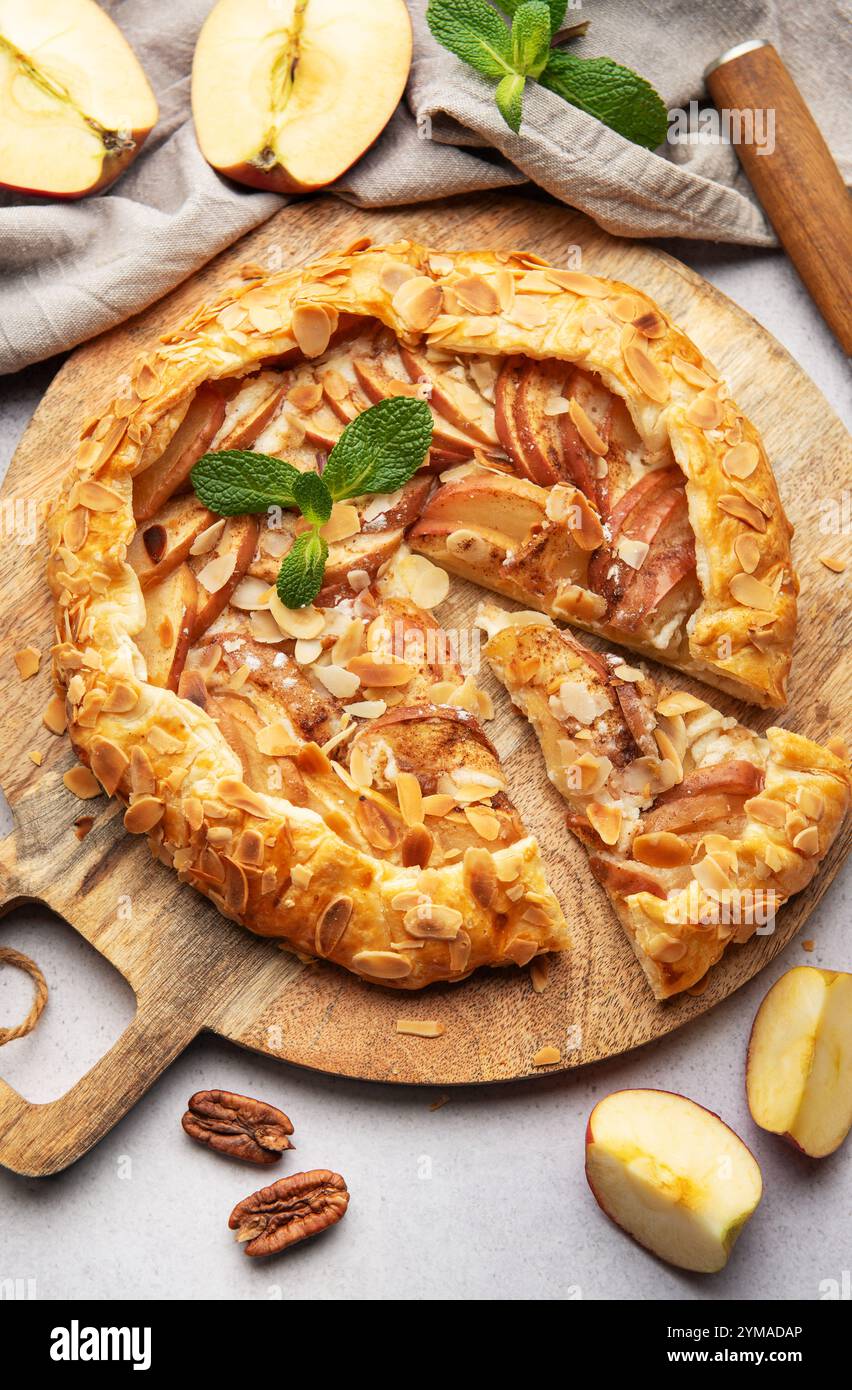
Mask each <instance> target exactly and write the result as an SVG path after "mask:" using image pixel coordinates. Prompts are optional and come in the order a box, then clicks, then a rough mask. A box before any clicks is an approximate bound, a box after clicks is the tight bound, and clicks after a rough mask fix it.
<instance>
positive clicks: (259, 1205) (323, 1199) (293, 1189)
mask: <svg viewBox="0 0 852 1390" xmlns="http://www.w3.org/2000/svg"><path fill="white" fill-rule="evenodd" d="M348 1205H349V1193H348V1191H347V1189H346V1183H345V1182H344V1181H343V1179H342V1178H341V1176H340V1174H339V1173H330V1172H328V1170H327V1169H325V1168H316V1169H314V1170H313V1172H311V1173H294V1174H293V1176H292V1177H290V1178H279V1179H278V1182H274V1183H272V1185H271V1186H270V1187H262V1188H261V1189H260V1191H259V1192H253V1193H252V1195H251V1196H250V1197H246V1198H244V1199H243V1201H242V1202H238V1203H237V1205H236V1206H235V1207H234V1210H233V1211H232V1212H231V1219H230V1221H229V1222H228V1226H229V1227H230V1229H231V1230H232V1231H236V1233H237V1235H236V1239H237V1240H238V1241H240V1242H241V1243H242V1242H246V1254H247V1255H275V1254H277V1253H278V1251H279V1250H286V1249H287V1246H288V1245H296V1244H297V1243H298V1241H300V1240H307V1239H308V1237H309V1236H316V1235H319V1233H320V1231H324V1230H325V1229H326V1228H327V1227H328V1226H333V1225H334V1224H335V1222H337V1221H340V1220H341V1219H342V1218H343V1217H344V1216H345V1215H346V1208H347V1207H348Z"/></svg>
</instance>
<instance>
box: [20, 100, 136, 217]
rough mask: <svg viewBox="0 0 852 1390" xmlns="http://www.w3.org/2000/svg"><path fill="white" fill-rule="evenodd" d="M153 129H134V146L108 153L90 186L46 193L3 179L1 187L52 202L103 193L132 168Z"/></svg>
mask: <svg viewBox="0 0 852 1390" xmlns="http://www.w3.org/2000/svg"><path fill="white" fill-rule="evenodd" d="M158 115H159V113H158ZM153 129H154V127H153V126H150V127H149V129H148V130H132V131H131V132H130V135H131V139H132V140H133V148H132V149H129V150H125V151H124V153H123V154H120V155H106V156H105V158H104V161H103V164H102V165H101V176H100V178H99V179H98V181H97V182H96V183H93V184H92V185H91V187H89V188H81V189H79V190H78V189H75V190H74V192H73V193H54V192H53V191H52V190H51V191H50V192H48V193H46V192H45V190H44V189H43V188H25V187H24V186H23V184H15V183H3V182H2V181H0V188H8V189H9V191H10V192H11V193H26V194H27V195H28V196H29V197H32V198H49V199H50V201H51V202H52V203H77V202H79V201H80V199H81V198H90V197H91V196H92V195H93V194H94V193H103V192H105V190H106V189H107V188H111V187H112V185H113V184H114V183H115V181H116V179H119V178H121V175H122V174H123V173H124V171H125V169H129V168H130V165H131V164H132V163H133V161H134V160H135V159H136V158H137V156H138V155H139V152H140V151H141V149H142V146H143V145H144V144H145V141H146V140H147V139H148V136H149V135H150V134H151V131H152V130H153Z"/></svg>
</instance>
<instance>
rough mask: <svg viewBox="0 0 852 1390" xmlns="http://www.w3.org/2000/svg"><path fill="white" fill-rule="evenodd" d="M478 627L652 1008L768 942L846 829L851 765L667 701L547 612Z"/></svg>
mask: <svg viewBox="0 0 852 1390" xmlns="http://www.w3.org/2000/svg"><path fill="white" fill-rule="evenodd" d="M478 621H479V622H480V624H481V626H482V627H484V629H485V630H486V632H487V634H488V637H489V641H488V645H487V647H486V649H485V655H486V657H487V659H488V661H489V663H490V665H491V667H492V669H493V670H494V671H495V673H496V675H497V676H498V677H499V679H500V680H501V681H502V682H503V684H504V685H505V687H506V689H507V690H508V692H509V694H510V696H511V698H512V700H513V702H514V703H515V705H516V706H517V707H518V708H519V709H520V710H521V711H522V712H523V714H524V715H525V716H526V717H527V718H528V719H529V721H530V723H531V724H532V726H533V728H534V730H535V732H536V735H537V737H538V740H539V743H540V745H541V749H542V753H543V755H544V760H545V765H546V767H547V772H548V776H549V778H550V780H551V781H552V782H553V783H554V785H555V786H556V787H557V788H558V790H559V791H560V792H561V794H562V795H563V797H564V798H565V800H566V801H567V803H568V806H569V813H568V817H567V824H568V827H569V829H570V830H572V831H573V832H574V834H575V835H576V836H577V837H578V838H579V839H580V840H581V842H582V843H583V844H584V845H585V847H586V849H587V851H588V853H589V862H590V867H591V870H592V872H593V874H594V875H595V877H596V878H597V880H598V881H599V882H600V883H601V884H602V885H603V887H604V888H605V889H606V891H607V893H608V894H609V896H610V898H611V900H612V902H613V905H614V907H615V909H616V911H617V913H618V915H619V917H620V919H621V921H622V923H623V925H624V926H625V928H626V931H627V934H628V936H629V938H630V940H631V943H632V944H633V946H634V948H635V950H636V953H637V955H638V956H639V959H640V961H641V962H642V965H643V968H644V969H645V972H646V974H647V976H648V979H649V982H650V983H651V985H652V987H653V989H654V992H655V994H656V995H657V997H658V998H661V999H662V998H667V997H669V996H670V995H672V994H676V993H678V992H679V991H681V990H683V989H686V988H688V987H690V986H691V985H693V984H695V983H696V982H697V981H698V980H700V979H701V978H702V977H703V976H704V974H705V973H706V971H707V969H708V968H709V967H710V966H711V965H713V964H714V963H715V962H716V961H717V960H718V959H719V958H720V957H721V955H722V954H723V952H724V950H725V947H726V946H727V945H728V943H729V942H731V941H737V942H744V941H747V940H748V939H750V938H751V937H752V936H753V935H754V933H755V931H756V930H757V929H758V928H759V927H767V926H768V927H769V929H771V924H772V920H773V919H774V915H775V912H776V911H777V910H778V908H779V907H780V906H781V905H782V904H783V903H784V902H785V901H786V899H787V898H788V897H790V896H791V895H792V894H793V893H796V892H798V891H799V890H800V889H801V888H803V887H804V886H805V885H806V884H807V883H808V882H809V881H810V879H811V878H812V876H813V874H814V872H815V871H816V866H817V863H818V860H819V858H820V857H821V856H823V855H824V854H825V853H826V852H827V850H828V848H829V846H830V844H831V842H832V840H833V837H834V835H835V834H836V831H837V829H838V827H839V826H840V824H841V823H842V820H843V817H844V815H845V812H846V808H847V805H848V801H849V774H848V769H847V768H846V766H845V764H844V763H842V762H841V761H840V759H838V758H835V757H834V756H833V755H832V754H831V753H829V752H828V750H826V749H823V748H821V747H819V746H818V745H816V744H813V743H809V742H808V741H807V740H805V739H800V738H798V736H796V735H793V734H788V733H786V732H785V731H784V730H781V729H770V730H769V731H768V734H767V736H766V737H765V738H763V737H761V736H759V735H758V734H755V733H753V732H752V731H751V730H749V729H747V728H745V727H744V726H743V725H741V724H739V723H738V722H737V721H736V720H735V719H734V718H732V717H730V716H725V715H723V714H722V713H721V712H720V711H718V710H716V709H714V708H713V707H712V706H711V705H709V704H708V703H707V702H706V701H704V700H701V699H699V698H698V697H696V696H693V695H690V694H687V693H686V692H668V691H666V690H665V689H663V688H660V687H658V686H657V684H656V682H654V681H653V680H652V679H651V678H650V677H649V676H648V675H647V674H646V673H645V672H644V671H643V670H641V669H639V668H636V667H631V666H628V665H627V664H626V663H625V662H624V660H623V658H621V657H617V656H614V655H610V654H608V655H606V656H603V657H602V656H599V655H598V654H597V653H595V652H591V651H589V650H588V649H586V648H584V647H583V646H581V645H580V644H579V643H578V642H577V641H576V640H574V639H573V638H572V637H570V636H569V634H568V633H566V632H562V631H560V630H558V629H557V628H556V627H555V626H554V625H553V623H552V622H551V621H550V620H549V619H546V618H542V617H541V616H540V615H539V614H537V613H533V612H516V613H508V612H505V611H504V610H502V609H500V608H497V607H496V606H495V605H483V606H482V608H481V610H480V616H479V619H478ZM829 807H831V812H830V815H829V814H828V808H829Z"/></svg>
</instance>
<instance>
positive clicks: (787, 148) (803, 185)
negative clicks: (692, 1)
mask: <svg viewBox="0 0 852 1390" xmlns="http://www.w3.org/2000/svg"><path fill="white" fill-rule="evenodd" d="M706 80H707V89H708V91H709V93H710V95H711V97H712V98H713V101H714V102H715V104H716V106H717V108H718V109H719V110H720V111H723V110H730V111H738V112H746V111H748V110H749V109H751V110H755V109H757V110H760V111H764V112H766V111H772V110H774V112H775V140H774V150H772V149H771V141H768V142H767V148H766V149H765V150H764V151H763V152H761V150H760V148H759V147H758V146H757V145H756V144H737V145H735V147H734V148H735V149H736V152H737V156H738V158H739V161H740V163H741V164H742V166H743V168H744V170H745V172H746V173H747V175H748V177H749V180H750V182H751V184H752V187H753V188H754V191H755V193H756V194H757V196H758V198H759V199H760V202H761V204H762V205H763V208H764V210H765V211H766V215H767V216H768V218H769V220H770V222H771V223H772V225H773V227H774V228H775V230H776V232H777V233H778V237H779V240H780V241H781V243H782V245H783V246H784V248H785V250H786V251H787V253H788V255H789V257H790V259H791V260H792V262H793V264H794V265H795V267H796V269H797V270H798V272H799V274H800V275H801V277H802V279H803V280H804V282H805V284H806V285H807V287H808V289H809V291H810V293H811V296H812V298H813V299H814V301H815V303H816V305H817V308H818V309H819V311H820V313H821V314H822V316H823V318H824V319H825V321H826V323H827V324H828V326H829V328H830V329H831V330H832V332H833V333H834V335H835V337H836V338H837V339H838V341H839V343H840V345H841V347H842V348H843V350H844V352H846V353H847V354H848V353H852V259H850V258H852V208H851V207H850V199H849V194H848V192H847V190H846V187H845V185H844V183H843V180H842V178H841V177H840V173H839V170H838V168H837V165H836V164H835V163H834V160H833V159H832V157H831V152H830V150H829V148H828V146H827V145H826V143H825V140H824V139H823V137H822V135H821V133H820V130H819V127H818V126H817V124H816V121H815V120H814V118H813V116H812V115H811V113H810V111H809V110H808V108H807V106H806V105H805V102H804V101H803V99H802V95H801V93H800V91H799V89H798V87H797V86H796V84H795V82H794V81H793V79H792V77H791V76H790V74H789V72H788V71H787V69H786V67H785V66H784V64H783V62H782V61H781V59H780V57H779V56H778V53H777V52H776V50H775V49H774V48H773V47H772V44H771V43H767V42H765V41H763V40H759V41H756V42H754V43H750V44H742V45H740V47H739V48H735V49H731V50H730V52H729V53H726V54H724V55H723V57H722V58H720V59H719V60H718V62H717V63H715V64H713V65H712V66H711V67H710V68H708V70H707V74H706ZM758 129H759V127H758ZM764 129H765V128H764ZM770 150H771V153H770V152H769V151H770Z"/></svg>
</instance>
